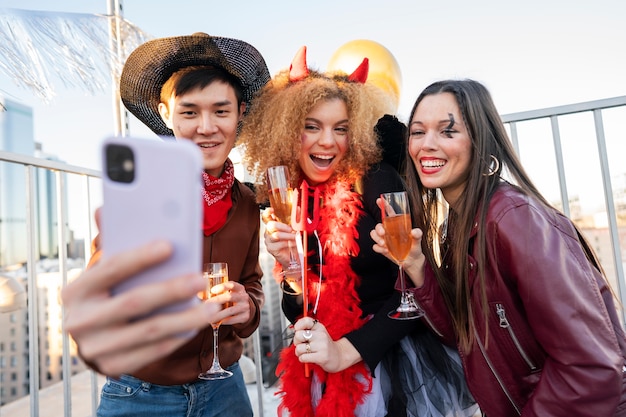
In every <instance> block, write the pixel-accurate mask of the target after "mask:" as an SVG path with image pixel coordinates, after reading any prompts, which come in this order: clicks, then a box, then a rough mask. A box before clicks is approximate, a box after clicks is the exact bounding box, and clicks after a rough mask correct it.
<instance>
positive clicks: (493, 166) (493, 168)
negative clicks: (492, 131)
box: [483, 155, 500, 177]
mask: <svg viewBox="0 0 626 417" xmlns="http://www.w3.org/2000/svg"><path fill="white" fill-rule="evenodd" d="M489 157H490V158H491V163H490V164H489V171H488V172H487V173H486V174H483V175H484V176H485V177H491V176H492V175H495V174H496V173H497V172H498V171H499V170H500V161H499V160H498V158H496V157H495V156H493V155H489Z"/></svg>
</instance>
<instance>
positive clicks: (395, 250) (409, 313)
mask: <svg viewBox="0 0 626 417" xmlns="http://www.w3.org/2000/svg"><path fill="white" fill-rule="evenodd" d="M380 198H381V199H382V200H383V208H382V210H381V214H382V218H383V227H384V228H385V244H386V245H387V249H388V250H389V253H390V254H391V256H392V257H393V259H394V260H395V261H396V262H397V263H398V274H399V277H400V290H401V294H400V305H399V306H398V308H396V309H395V310H392V311H390V312H389V314H388V316H389V317H391V318H392V319H398V320H410V319H416V318H418V317H422V316H423V315H424V311H422V309H421V308H419V307H418V305H417V303H416V302H415V298H414V297H413V294H412V293H411V292H409V291H407V290H406V283H405V278H404V269H403V263H404V260H405V259H406V257H407V256H408V254H409V251H410V250H411V243H412V239H411V211H410V209H409V201H408V197H407V194H406V192H405V191H402V192H395V193H383V194H381V195H380Z"/></svg>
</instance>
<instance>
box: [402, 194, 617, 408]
mask: <svg viewBox="0 0 626 417" xmlns="http://www.w3.org/2000/svg"><path fill="white" fill-rule="evenodd" d="M476 225H477V224H476ZM486 228H487V229H486V239H487V264H486V265H484V268H485V273H486V280H487V288H486V291H487V301H488V306H489V320H488V321H489V326H488V340H487V341H485V334H486V327H487V326H486V325H485V322H484V320H483V319H482V317H483V315H482V313H481V312H482V307H481V304H480V299H479V296H478V294H479V290H478V285H477V284H478V278H477V276H476V273H475V271H476V267H475V265H476V261H475V257H474V256H472V255H474V253H470V255H468V262H469V263H470V271H471V272H470V276H469V280H470V291H472V294H473V298H472V300H471V304H472V308H473V310H474V311H475V312H476V315H475V316H476V317H475V320H476V325H477V328H478V334H477V341H476V342H475V343H474V346H472V350H471V352H470V353H468V354H463V353H461V359H462V361H463V366H464V369H465V374H466V379H467V381H468V386H469V388H470V390H471V392H472V394H473V395H474V398H475V399H476V400H477V401H478V403H479V405H480V407H481V409H482V411H483V412H484V413H486V415H487V416H489V417H504V416H506V417H509V416H516V415H521V416H540V417H546V416H568V417H571V416H613V415H623V414H619V412H616V407H617V406H618V404H619V403H620V395H622V392H623V391H622V385H623V384H622V380H623V372H622V368H623V366H624V362H625V360H624V358H625V357H626V338H625V336H624V332H623V329H622V327H621V325H620V323H619V320H618V318H617V314H616V309H615V306H614V303H613V299H612V294H611V293H610V291H609V289H608V287H607V285H606V283H605V281H604V279H603V278H602V276H601V275H600V273H599V272H598V270H597V269H596V268H594V267H593V266H592V265H591V264H590V263H589V262H588V261H587V259H586V258H585V255H584V253H583V251H582V249H581V247H580V245H579V242H578V237H577V233H576V231H575V229H574V228H573V227H572V224H571V222H570V220H568V219H567V218H566V217H564V216H563V215H561V214H559V213H557V212H555V211H553V210H550V209H547V208H546V207H544V206H543V205H541V204H540V203H539V202H537V201H534V200H533V199H532V198H529V197H527V196H525V195H523V194H522V193H521V192H519V191H517V190H516V189H515V188H514V187H512V186H510V185H509V184H506V183H504V184H502V185H501V186H500V187H499V189H498V190H497V191H496V193H495V194H494V196H493V197H492V199H491V202H490V204H489V210H488V213H487V220H486ZM476 229H477V226H476V227H475V230H473V232H472V238H471V239H472V240H474V239H475V238H476ZM471 243H472V242H470V248H471V247H472V246H475V245H472V244H471ZM444 267H445V261H444ZM412 291H413V292H414V294H415V296H416V298H417V299H418V300H419V302H420V305H421V306H422V307H423V309H424V310H425V311H426V317H427V321H429V322H430V323H431V325H432V327H433V328H434V329H435V330H436V331H437V332H439V333H440V334H441V335H443V336H444V338H445V339H447V340H448V341H450V342H452V343H454V342H455V340H456V338H455V335H454V331H453V329H452V324H451V320H450V316H449V314H448V311H447V309H446V308H445V306H444V302H443V299H442V295H441V292H440V290H439V286H438V285H437V283H436V280H435V278H434V276H433V271H432V269H431V268H430V267H429V266H428V265H427V266H426V280H425V283H424V285H423V286H422V287H421V288H419V289H412ZM622 403H623V401H622ZM620 407H621V406H620ZM621 412H622V413H623V412H624V410H622V411H621Z"/></svg>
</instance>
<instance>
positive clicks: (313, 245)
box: [239, 48, 462, 417]
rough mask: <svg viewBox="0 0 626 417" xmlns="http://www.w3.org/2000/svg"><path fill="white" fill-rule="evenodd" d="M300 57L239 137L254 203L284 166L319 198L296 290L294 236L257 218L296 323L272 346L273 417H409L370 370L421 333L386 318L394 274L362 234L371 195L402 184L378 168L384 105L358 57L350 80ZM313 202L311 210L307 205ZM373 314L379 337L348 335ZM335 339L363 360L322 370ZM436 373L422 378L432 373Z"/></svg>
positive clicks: (375, 209) (371, 216)
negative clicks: (291, 275) (275, 357)
mask: <svg viewBox="0 0 626 417" xmlns="http://www.w3.org/2000/svg"><path fill="white" fill-rule="evenodd" d="M305 54H306V49H305V48H302V49H301V50H300V51H299V53H298V54H297V55H296V58H295V59H294V62H293V63H292V65H291V67H290V69H289V70H288V71H282V72H280V73H279V74H278V75H276V76H275V78H274V79H273V80H272V81H270V83H268V84H267V85H266V86H265V87H264V88H263V89H262V90H261V91H260V94H259V95H257V96H256V97H255V100H254V105H253V106H252V108H251V111H250V113H249V114H248V116H247V117H246V119H244V125H243V127H242V131H241V134H240V136H239V139H240V141H241V143H242V144H243V146H244V147H245V157H244V162H245V163H246V164H247V166H248V169H249V170H250V172H251V173H253V175H254V176H255V177H256V180H257V185H258V186H257V200H258V201H259V202H265V201H267V199H268V190H267V184H266V183H265V173H266V170H267V169H268V168H269V167H272V166H277V165H286V166H288V167H289V171H290V176H291V178H292V179H293V182H292V184H291V186H292V187H294V188H298V189H301V190H303V191H304V190H307V188H306V187H307V186H308V187H309V188H308V192H309V195H310V196H315V195H319V200H317V199H316V198H315V197H313V200H317V201H314V202H313V203H312V204H309V210H308V213H306V214H307V220H306V222H307V224H308V225H309V229H314V230H313V231H310V232H309V233H308V236H307V240H306V241H305V242H303V245H301V246H302V247H304V248H308V250H307V251H306V253H303V254H301V256H302V257H303V258H302V259H303V260H305V261H306V264H305V265H308V268H307V269H306V271H305V273H306V277H305V278H306V279H305V280H303V281H302V282H303V283H304V285H305V286H304V288H303V291H299V289H300V287H299V286H298V285H293V284H292V283H291V281H290V282H289V283H287V282H286V280H284V279H283V278H284V272H283V271H287V268H288V266H289V261H290V256H289V247H290V246H292V247H294V246H297V245H294V243H295V239H296V238H295V236H296V235H295V234H294V231H293V230H292V228H291V226H290V225H287V224H284V223H281V222H279V221H278V219H277V218H276V217H274V213H273V211H272V209H271V208H268V209H266V210H265V211H264V213H263V220H264V222H265V223H266V231H265V245H266V247H267V250H268V252H269V253H270V254H271V255H272V256H274V258H275V259H276V267H275V268H274V277H275V279H276V281H277V282H279V283H280V285H281V286H282V288H283V292H284V295H283V299H282V308H283V312H284V313H285V315H286V317H287V318H288V319H289V320H290V321H291V322H292V323H295V324H296V325H295V328H296V331H295V333H294V338H293V344H291V345H290V346H289V347H287V348H285V349H283V351H282V353H281V356H280V363H279V365H278V368H277V374H278V375H279V376H280V383H281V390H280V394H281V405H280V406H279V412H280V414H282V413H283V412H285V411H286V412H288V415H289V416H290V417H299V416H307V417H312V416H336V417H348V416H376V417H377V416H385V415H389V416H392V415H393V416H406V415H415V414H410V413H408V408H409V407H408V406H407V405H406V404H407V402H415V401H414V399H413V398H411V399H408V398H407V397H413V393H412V392H411V393H409V391H404V390H403V389H402V388H403V387H400V388H399V386H398V385H397V384H396V383H395V382H394V377H393V375H391V373H390V372H389V371H387V370H383V369H382V366H378V362H379V361H380V359H381V358H382V357H383V354H384V352H386V351H387V350H389V348H391V347H392V346H393V345H394V344H395V342H396V341H399V340H400V339H402V338H403V337H404V336H405V335H407V334H408V333H413V335H412V336H411V337H414V338H416V339H421V337H422V335H423V334H424V328H423V327H422V326H420V325H419V323H418V322H417V321H413V322H415V323H417V324H412V323H409V322H406V321H399V320H393V319H390V318H387V316H386V312H387V311H389V310H390V309H391V307H390V305H391V303H393V305H397V303H398V302H399V300H398V297H397V292H396V291H395V289H394V284H395V282H396V278H397V274H398V268H397V266H396V265H395V264H394V263H393V262H392V261H390V260H389V259H387V258H385V257H384V256H382V255H380V254H377V253H375V252H374V251H373V249H372V243H373V242H372V241H371V239H370V237H369V231H370V230H371V229H372V228H373V227H374V226H375V225H376V224H377V223H378V222H380V221H381V213H380V208H379V206H378V205H377V201H376V200H377V199H378V198H379V197H380V194H381V193H386V192H394V191H402V190H404V188H405V187H404V182H403V180H402V179H401V177H400V175H399V173H398V171H397V170H396V168H395V167H393V166H392V165H390V164H388V163H386V162H384V161H383V158H382V156H383V149H382V147H381V146H380V143H379V138H378V137H377V135H376V133H375V129H374V128H375V126H377V122H378V120H379V119H381V120H383V119H382V118H383V116H384V115H385V114H386V113H389V112H390V111H392V109H393V104H392V103H393V101H392V99H391V98H390V97H389V96H388V95H386V94H385V93H384V92H383V91H382V90H379V89H378V88H377V87H375V86H372V85H370V84H366V83H365V80H366V78H367V70H368V60H367V59H364V61H363V63H362V64H361V65H360V66H359V67H358V68H357V69H356V70H355V71H354V73H352V74H351V75H347V74H342V73H322V72H319V71H315V70H312V69H309V68H308V67H307V66H306V56H305ZM388 118H389V116H388V115H387V117H386V118H385V120H388ZM398 123H399V122H398ZM379 127H380V126H379ZM402 140H403V138H401V140H400V142H402ZM320 200H321V203H320ZM316 202H317V203H320V204H319V207H318V210H317V212H316V210H315V209H311V206H313V207H315V206H316V204H315V203H316ZM306 235H307V234H305V236H306ZM304 311H308V312H309V314H308V316H307V317H303V315H304V314H303V313H304ZM379 311H380V312H381V315H384V316H385V318H386V320H385V319H382V320H380V321H377V322H382V323H383V324H382V326H383V327H385V328H387V329H391V335H390V337H387V336H388V335H389V333H386V334H385V338H381V337H378V336H377V334H378V331H379V329H375V330H374V331H372V332H371V333H369V334H368V335H363V334H360V335H359V336H357V337H355V338H351V337H350V334H351V333H352V332H355V331H356V330H358V329H359V328H361V327H362V326H363V324H364V323H366V322H367V321H368V320H370V319H371V318H372V317H373V316H374V315H376V314H377V313H378V312H379ZM381 339H383V340H381ZM334 341H338V342H339V341H341V342H340V343H350V344H351V345H353V346H354V348H356V350H357V351H358V352H359V353H360V354H361V355H362V356H363V357H364V358H366V360H363V361H360V360H359V361H355V362H354V363H351V364H350V365H349V366H346V367H345V368H343V369H342V370H341V371H332V370H330V371H329V369H327V368H326V367H325V366H326V364H327V362H328V361H329V360H331V359H332V356H336V355H331V351H330V350H329V346H330V344H331V343H334ZM435 343H436V344H437V343H438V342H436V341H435ZM436 346H438V347H439V348H440V349H441V345H440V344H438V345H436ZM367 358H375V359H373V360H371V361H368V360H367ZM305 362H306V363H305ZM307 367H308V371H310V374H309V372H307ZM431 368H432V367H431ZM415 369H416V368H411V369H410V370H408V371H405V372H404V373H406V374H411V373H412V372H411V371H414V370H415ZM459 369H460V367H459ZM416 372H417V371H416ZM444 373H445V372H444ZM444 373H441V374H444ZM435 374H437V375H435V376H434V377H432V380H437V379H438V375H439V374H440V373H439V372H435ZM445 374H446V375H447V373H445ZM309 375H310V376H309ZM372 375H376V376H377V378H373V377H372ZM461 379H462V374H461ZM431 396H433V397H438V396H437V395H436V394H435V393H434V392H429V393H428V395H427V396H425V397H431ZM390 398H391V400H390ZM455 401H456V400H455ZM397 404H399V406H398V405H397ZM394 407H395V408H394ZM422 415H435V414H420V416H422Z"/></svg>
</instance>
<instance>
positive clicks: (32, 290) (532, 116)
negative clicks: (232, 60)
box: [0, 96, 626, 416]
mask: <svg viewBox="0 0 626 417" xmlns="http://www.w3.org/2000/svg"><path fill="white" fill-rule="evenodd" d="M613 107H624V108H626V96H624V97H616V98H612V99H606V100H597V101H592V102H586V103H580V104H573V105H568V106H560V107H553V108H547V109H542V110H534V111H528V112H521V113H515V114H507V115H503V116H502V120H503V121H504V122H505V124H506V125H507V126H508V128H509V131H510V134H511V139H512V141H513V143H514V146H515V148H516V150H517V151H518V153H519V152H520V143H521V142H520V140H522V141H523V140H524V139H520V135H519V134H518V128H519V126H520V125H522V124H523V123H526V122H529V121H532V120H537V119H547V120H549V121H550V125H551V130H552V132H551V138H552V143H553V147H554V152H555V156H556V158H555V159H556V165H557V172H558V181H559V187H560V198H561V202H562V206H563V211H564V212H565V214H566V215H569V214H570V209H569V194H568V187H567V181H566V175H565V161H564V158H563V146H562V143H563V140H562V138H561V133H560V128H559V120H560V118H561V117H563V116H566V115H570V114H574V113H582V112H590V113H592V114H593V120H594V125H595V139H596V143H597V148H598V155H599V162H600V167H601V171H602V182H603V191H604V198H605V205H606V208H607V210H606V211H607V220H608V225H609V232H610V236H611V244H612V253H613V260H614V267H615V271H616V275H617V282H618V286H619V295H620V298H621V300H622V303H624V301H626V288H625V285H624V270H623V261H624V260H623V257H622V255H621V248H620V241H619V233H618V222H617V216H616V210H615V202H614V193H613V188H612V185H611V171H610V167H609V162H608V155H607V146H606V138H605V131H604V123H603V117H602V115H603V111H604V110H606V109H608V108H613ZM2 161H4V162H2ZM522 162H524V158H522ZM0 163H12V164H20V165H22V166H24V169H25V172H26V184H27V193H26V214H27V215H26V229H27V235H28V256H27V263H28V327H29V339H30V340H31V341H34V340H37V337H38V335H37V333H36V332H37V329H38V328H39V323H38V317H39V312H38V308H39V307H38V306H39V303H38V302H37V277H36V268H34V267H33V265H35V263H36V262H37V261H38V254H37V251H36V242H37V239H38V236H37V230H36V227H35V224H36V217H35V216H36V207H37V204H38V202H37V196H36V190H35V180H34V179H35V175H36V174H35V170H36V169H37V168H41V169H44V170H49V171H50V172H53V173H54V177H55V179H56V181H55V187H56V195H57V196H65V195H66V194H67V186H66V175H68V174H69V175H76V176H78V177H80V178H81V179H82V182H83V188H84V189H85V190H86V195H87V198H85V199H84V201H83V208H82V210H81V212H82V214H81V216H84V217H82V220H81V221H83V222H84V228H85V230H86V231H87V232H86V235H85V242H84V246H85V258H88V257H89V252H90V247H89V245H90V241H91V239H92V226H91V225H92V218H91V217H92V207H91V201H92V198H91V195H92V193H93V192H92V190H91V189H90V187H91V186H90V180H92V179H99V178H100V172H99V171H94V170H91V169H86V168H81V167H77V166H72V165H67V164H64V163H61V162H57V161H50V160H46V159H40V158H35V157H29V156H24V155H19V154H14V153H9V152H2V151H0ZM98 192H99V191H98ZM56 213H57V219H56V222H57V224H58V225H66V224H67V216H68V207H67V201H66V199H65V198H61V197H58V198H57V203H56ZM57 230H58V236H57V241H58V248H59V272H60V274H61V276H62V283H63V285H65V284H66V283H67V267H66V260H67V253H66V242H67V230H66V227H58V228H57ZM87 261H88V259H85V263H86V262H87ZM254 338H255V339H254V348H255V354H256V355H255V359H256V363H257V367H256V368H257V387H258V397H257V404H258V413H259V415H261V416H262V415H263V405H262V401H263V400H262V380H263V378H262V375H261V366H260V364H261V359H260V342H259V335H258V332H255V335H254ZM69 346H70V344H69V338H68V336H67V335H65V336H64V341H63V370H62V372H63V395H64V415H65V416H71V414H72V404H71V381H70V378H71V372H70V363H71V360H70V351H69ZM38 350H39V344H38V343H35V342H31V343H29V352H28V357H29V369H30V370H31V372H29V374H30V380H29V386H30V415H31V416H39V395H38V392H39V387H40V384H39V382H40V381H39V372H33V371H32V370H38V369H39V357H40V356H39V353H40V352H39V351H38ZM91 382H92V387H91V403H92V410H93V415H95V410H96V408H97V403H98V396H99V392H98V390H99V388H98V384H97V378H96V376H95V374H92V379H91Z"/></svg>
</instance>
